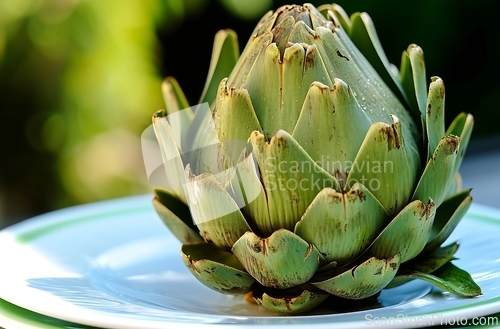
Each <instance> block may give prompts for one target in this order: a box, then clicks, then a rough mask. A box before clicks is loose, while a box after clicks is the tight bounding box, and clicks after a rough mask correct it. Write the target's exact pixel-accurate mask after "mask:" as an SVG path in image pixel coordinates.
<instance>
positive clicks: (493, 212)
mask: <svg viewBox="0 0 500 329" xmlns="http://www.w3.org/2000/svg"><path fill="white" fill-rule="evenodd" d="M152 198H153V195H152V194H143V195H137V196H130V197H125V198H117V199H112V200H105V201H99V202H94V203H88V204H83V205H77V206H72V207H68V208H63V209H59V210H55V211H52V212H49V213H45V214H42V215H39V216H35V217H32V218H30V219H27V220H25V221H22V222H20V223H17V224H14V225H11V226H8V227H6V228H4V229H2V230H1V231H0V246H1V245H2V244H3V243H6V242H5V240H6V239H8V238H10V237H12V236H13V237H14V238H15V242H14V243H17V244H20V245H24V244H26V243H29V242H30V241H31V240H32V239H35V238H36V237H38V236H41V235H43V234H46V232H48V231H50V229H57V228H60V227H68V226H71V225H74V224H78V223H79V222H85V221H88V220H91V218H90V217H92V216H97V218H95V219H99V218H100V219H101V220H105V219H106V218H107V217H106V216H105V215H106V214H103V212H109V213H113V214H118V213H127V214H130V211H131V209H133V208H135V210H136V211H154V210H153V207H152V204H151V200H152ZM146 201H147V203H146ZM117 203H123V204H125V205H126V207H125V208H124V209H121V210H119V211H117V210H116V209H117V207H116V204H117ZM80 212H85V213H86V214H87V215H86V216H79V217H77V218H74V214H75V213H80ZM68 215H73V216H68ZM108 215H109V214H108ZM103 216H104V217H103ZM68 217H71V218H69V219H68ZM471 218H475V219H479V220H480V221H482V222H488V223H490V224H495V225H500V209H496V208H494V207H490V206H485V205H480V204H473V205H472V206H471V207H470V209H469V211H468V212H467V214H466V215H465V216H464V219H466V220H472V219H471ZM158 220H160V219H158ZM165 229H166V228H165ZM40 230H41V232H40ZM166 230H167V229H166ZM18 233H20V235H19V234H18ZM23 234H24V236H23ZM19 236H21V238H20V239H18V238H19ZM26 236H28V238H27V237H26ZM172 238H174V237H173V236H172ZM174 239H175V238H174ZM10 242H12V241H10ZM0 259H1V260H3V257H0ZM1 278H2V275H1V274H0V279H1ZM4 297H5V296H3V293H2V292H0V298H2V299H4V300H5V301H7V302H9V303H11V304H14V305H16V306H18V307H20V308H23V309H26V310H28V311H32V312H36V313H39V314H42V315H45V316H49V317H56V318H59V319H61V320H64V321H70V322H74V323H77V324H82V325H87V326H88V325H90V326H97V327H98V326H102V325H105V326H109V325H111V327H113V326H116V325H119V326H120V327H117V328H124V329H125V328H139V326H140V323H141V322H142V321H144V320H143V319H139V320H138V319H137V318H130V317H128V316H125V317H124V316H120V318H122V319H125V321H124V322H123V323H116V322H114V321H112V322H111V323H110V322H109V319H108V318H109V317H110V316H109V314H106V313H105V312H100V311H98V310H92V311H91V310H88V309H85V308H83V307H79V306H76V305H73V306H74V307H76V308H77V309H78V310H79V311H80V312H82V313H84V314H83V316H78V317H73V316H71V315H68V316H65V315H63V316H62V317H61V314H60V313H57V312H50V311H49V312H47V310H46V309H40V308H38V307H33V305H25V304H24V305H23V303H22V301H21V298H19V299H17V298H9V297H12V296H7V297H6V298H4ZM475 299H477V302H473V303H471V305H468V306H464V305H456V306H454V307H451V308H446V309H444V310H441V311H439V312H441V313H446V316H447V317H449V318H454V317H457V316H459V315H460V316H461V314H462V312H463V310H464V309H467V310H468V311H469V313H470V314H468V317H469V318H472V317H475V316H487V315H492V314H494V313H496V312H499V311H500V293H499V295H498V296H494V297H491V298H490V299H487V300H481V297H479V298H472V299H470V300H471V301H472V300H475ZM63 303H64V304H66V305H70V303H68V302H65V301H63ZM87 311H88V312H90V314H85V313H87ZM351 313H352V312H351ZM80 314H81V313H80ZM98 314H101V315H104V316H103V317H101V316H98V317H97V319H96V315H98ZM179 314H181V313H179ZM85 317H89V318H88V319H87V320H88V321H85V322H82V321H81V320H82V318H85ZM203 317H207V318H208V317H210V316H207V315H206V314H204V315H203ZM217 317H220V316H215V317H214V318H217ZM228 317H231V318H238V319H243V318H251V317H252V316H238V315H234V316H233V315H228ZM314 317H315V318H317V319H319V318H321V317H330V318H332V319H333V317H332V315H317V316H314ZM111 318H112V319H114V318H116V316H111ZM298 318H303V317H301V316H293V317H287V319H289V320H293V319H298ZM266 319H283V317H281V316H271V317H266ZM136 320H138V321H139V322H137V321H136ZM148 320H149V321H150V323H151V326H149V327H148V328H163V327H164V326H165V325H168V324H175V326H176V327H177V328H189V327H190V326H192V323H183V322H165V321H164V320H162V321H157V320H155V319H148ZM153 322H157V323H158V326H155V325H154V324H153ZM341 323H342V325H343V326H344V325H345V327H346V328H356V327H359V326H360V325H363V326H366V321H349V322H341ZM337 324H339V323H337ZM138 325H139V326H138ZM200 325H201V324H200ZM204 325H209V326H210V327H211V328H215V327H218V326H219V325H220V326H223V327H224V328H228V327H231V325H228V324H218V323H204ZM245 325H247V326H248V325H249V326H250V327H252V326H253V325H255V324H253V323H250V324H245ZM290 325H299V326H300V325H303V323H302V324H300V323H286V324H279V323H278V324H273V326H274V327H283V328H285V326H286V327H288V326H290ZM313 326H314V328H327V327H330V326H331V322H330V323H311V327H313ZM391 327H392V328H397V327H399V326H391ZM402 327H408V325H407V324H404V326H402Z"/></svg>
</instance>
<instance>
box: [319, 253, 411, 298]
mask: <svg viewBox="0 0 500 329" xmlns="http://www.w3.org/2000/svg"><path fill="white" fill-rule="evenodd" d="M400 264H401V257H400V255H399V254H395V255H394V256H392V257H388V258H382V259H378V258H376V257H371V258H369V259H368V260H366V261H365V262H363V263H361V264H359V265H356V266H354V267H353V268H351V269H349V270H347V271H345V272H343V273H342V274H339V275H337V276H334V277H333V278H330V279H328V280H325V281H320V282H311V284H312V285H314V286H316V287H317V288H319V289H322V290H324V291H326V292H329V293H330V294H332V295H335V296H339V297H343V298H349V299H362V298H367V297H370V296H373V295H374V294H376V293H377V292H379V291H380V290H382V289H383V288H385V287H386V286H387V285H388V284H389V282H391V281H392V279H393V278H394V276H395V275H396V272H397V271H398V269H399V265H400Z"/></svg>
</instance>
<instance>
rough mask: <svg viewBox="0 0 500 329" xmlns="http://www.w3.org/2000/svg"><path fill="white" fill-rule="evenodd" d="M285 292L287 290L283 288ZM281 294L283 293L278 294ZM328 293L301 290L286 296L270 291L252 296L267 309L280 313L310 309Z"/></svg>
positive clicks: (296, 312) (302, 311) (293, 312)
mask: <svg viewBox="0 0 500 329" xmlns="http://www.w3.org/2000/svg"><path fill="white" fill-rule="evenodd" d="M285 292H288V291H287V290H285ZM278 295H283V293H281V294H278ZM328 296H329V294H328V293H325V292H322V291H321V290H319V291H314V292H312V291H309V290H302V291H301V292H300V294H298V295H297V294H295V295H291V294H288V295H286V296H274V295H273V294H272V293H267V292H264V293H263V294H262V297H256V296H254V299H255V302H256V303H257V304H258V305H262V306H263V307H265V308H266V309H267V310H270V311H272V312H276V313H281V314H298V313H304V312H307V311H309V310H312V309H313V308H315V307H316V306H318V305H319V304H321V303H323V302H324V301H325V300H326V299H327V298H328Z"/></svg>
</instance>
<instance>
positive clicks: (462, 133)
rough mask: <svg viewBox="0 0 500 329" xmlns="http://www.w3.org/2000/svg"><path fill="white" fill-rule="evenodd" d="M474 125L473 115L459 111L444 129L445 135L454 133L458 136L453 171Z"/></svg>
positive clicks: (457, 166)
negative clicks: (457, 147) (458, 142)
mask: <svg viewBox="0 0 500 329" xmlns="http://www.w3.org/2000/svg"><path fill="white" fill-rule="evenodd" d="M473 127H474V117H473V116H472V115H471V114H467V113H460V114H459V115H458V116H457V117H456V118H455V119H454V120H453V122H452V123H451V124H450V126H449V127H448V129H447V130H446V136H450V135H454V136H458V137H460V147H459V149H458V155H457V159H456V160H455V170H454V171H455V172H457V171H458V169H459V168H460V165H461V164H462V160H463V158H464V155H465V151H466V150H467V146H468V145H469V140H470V136H471V134H472V128H473Z"/></svg>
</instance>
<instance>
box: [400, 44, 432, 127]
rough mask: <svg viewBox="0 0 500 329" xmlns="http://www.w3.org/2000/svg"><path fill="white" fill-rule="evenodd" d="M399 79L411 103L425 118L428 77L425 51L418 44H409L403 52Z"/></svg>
mask: <svg viewBox="0 0 500 329" xmlns="http://www.w3.org/2000/svg"><path fill="white" fill-rule="evenodd" d="M399 80H400V82H401V85H402V87H403V90H404V91H405V93H406V98H407V99H408V102H409V105H410V106H411V107H412V109H413V110H414V111H416V112H417V113H420V115H421V117H422V119H424V120H425V109H426V108H425V107H426V100H427V78H426V74H425V62H424V52H423V51H422V48H420V47H419V46H417V45H416V44H411V45H409V46H408V48H407V50H406V51H404V52H403V56H402V59H401V69H400V71H399Z"/></svg>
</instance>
